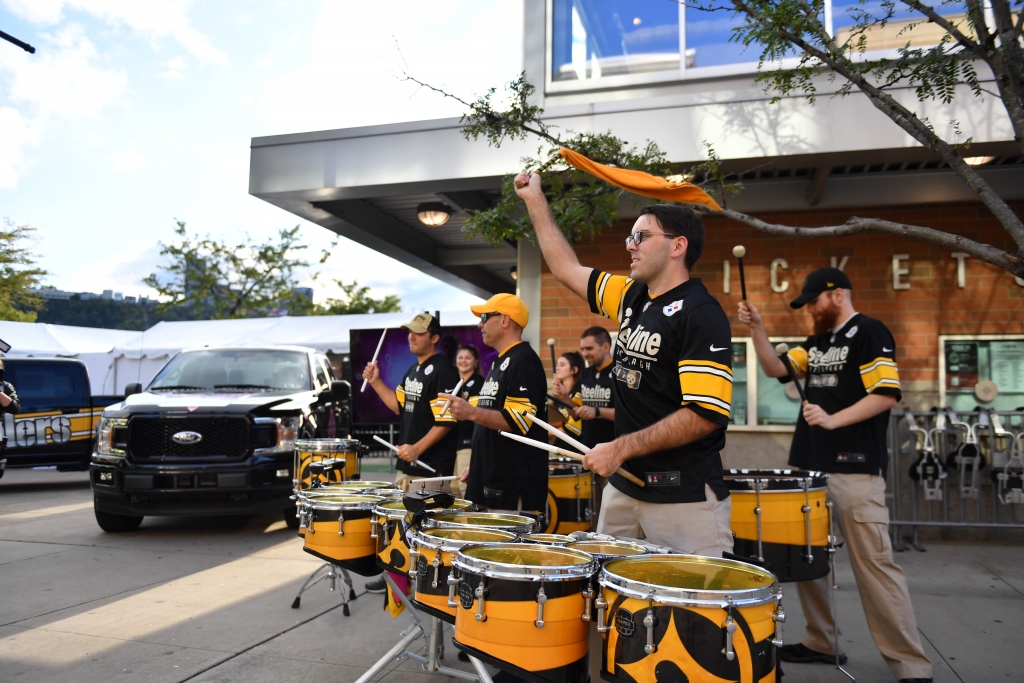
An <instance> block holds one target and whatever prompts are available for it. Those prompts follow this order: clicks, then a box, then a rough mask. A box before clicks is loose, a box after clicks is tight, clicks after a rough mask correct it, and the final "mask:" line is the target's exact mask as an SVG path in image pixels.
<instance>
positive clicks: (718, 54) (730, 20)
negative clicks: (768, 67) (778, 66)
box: [686, 6, 760, 69]
mask: <svg viewBox="0 0 1024 683" xmlns="http://www.w3.org/2000/svg"><path fill="white" fill-rule="evenodd" d="M742 23H743V19H742V18H741V17H740V15H738V14H736V13H735V12H730V11H727V10H716V11H714V12H706V11H704V10H701V9H698V8H696V7H690V6H687V8H686V68H687V69H693V68H701V67H705V66H723V65H726V64H743V63H744V62H757V59H758V57H759V56H760V51H759V50H758V48H757V46H752V47H749V48H745V47H744V46H743V44H742V43H737V42H735V41H732V40H730V39H731V38H732V36H733V35H734V29H735V28H736V27H737V26H740V25H741V24H742Z"/></svg>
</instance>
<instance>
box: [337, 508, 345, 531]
mask: <svg viewBox="0 0 1024 683" xmlns="http://www.w3.org/2000/svg"><path fill="white" fill-rule="evenodd" d="M338 535H339V536H344V535H345V514H344V513H343V512H342V511H341V510H338Z"/></svg>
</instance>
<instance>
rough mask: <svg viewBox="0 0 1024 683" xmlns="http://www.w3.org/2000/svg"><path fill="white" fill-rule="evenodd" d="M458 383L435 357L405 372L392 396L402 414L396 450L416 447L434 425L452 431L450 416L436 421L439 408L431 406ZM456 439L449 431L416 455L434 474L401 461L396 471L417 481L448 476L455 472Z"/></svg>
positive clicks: (438, 356) (445, 362) (447, 365)
mask: <svg viewBox="0 0 1024 683" xmlns="http://www.w3.org/2000/svg"><path fill="white" fill-rule="evenodd" d="M458 382H459V373H458V372H456V370H455V367H454V366H453V365H452V364H451V363H449V362H448V360H447V359H446V358H445V357H444V356H442V355H441V354H439V353H435V354H434V355H433V356H431V357H430V358H428V359H427V360H426V361H424V362H423V363H420V364H413V365H412V367H410V368H409V370H408V372H406V373H405V378H404V379H403V380H402V383H401V384H399V385H398V386H397V387H395V396H396V397H397V398H398V405H399V406H400V408H401V411H402V412H401V419H402V428H401V432H400V433H399V436H398V443H397V444H395V445H396V446H400V445H402V444H414V443H416V442H417V441H419V440H420V439H422V438H423V437H424V436H426V434H427V432H429V431H430V430H431V429H432V428H433V427H434V426H435V425H436V426H443V427H455V424H456V422H455V418H454V417H452V416H451V414H448V415H445V416H444V417H440V414H441V406H434V405H432V404H433V403H436V402H437V395H438V394H439V393H442V392H447V391H451V390H452V389H454V388H455V385H456V384H458ZM457 438H458V437H457V435H456V432H455V430H454V429H449V430H448V433H447V434H445V435H444V436H443V437H442V438H441V440H440V441H438V442H437V443H435V444H434V445H433V446H431V447H430V448H428V449H427V450H426V451H425V452H424V453H422V454H421V455H420V457H419V460H420V461H421V462H425V463H426V464H428V465H430V466H431V467H433V468H434V469H436V470H437V474H434V473H432V472H431V471H430V470H428V469H426V468H423V467H418V466H416V465H413V464H412V463H411V462H406V461H404V460H402V459H401V458H399V459H398V471H399V472H405V473H406V474H412V475H415V476H420V477H435V476H436V477H448V476H451V474H452V470H453V469H455V443H456V440H457Z"/></svg>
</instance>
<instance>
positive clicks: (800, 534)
mask: <svg viewBox="0 0 1024 683" xmlns="http://www.w3.org/2000/svg"><path fill="white" fill-rule="evenodd" d="M725 485H726V486H728V487H729V493H730V496H731V497H732V518H731V520H730V526H731V527H732V531H733V534H735V537H736V538H735V540H734V541H733V552H734V553H735V554H736V555H739V556H741V557H750V558H752V559H757V560H759V561H764V562H767V563H768V566H769V568H770V569H771V571H772V572H773V573H774V574H775V575H776V576H777V577H778V579H779V581H781V582H783V583H785V582H788V581H813V580H814V579H820V578H821V577H823V576H825V575H826V574H828V571H829V569H828V548H829V541H828V515H829V512H828V507H827V505H826V503H827V502H828V495H827V494H828V478H827V477H826V475H824V474H821V473H820V472H803V471H799V470H727V471H726V473H725Z"/></svg>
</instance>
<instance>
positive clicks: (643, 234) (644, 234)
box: [626, 230, 679, 249]
mask: <svg viewBox="0 0 1024 683" xmlns="http://www.w3.org/2000/svg"><path fill="white" fill-rule="evenodd" d="M656 235H664V236H665V237H679V235H675V234H673V233H671V232H651V231H650V230H637V231H636V232H634V233H633V234H632V235H630V236H629V237H627V238H626V248H627V249H629V245H630V244H635V245H636V246H638V247H639V246H640V245H641V244H643V241H644V240H645V239H647V238H648V237H654V236H656Z"/></svg>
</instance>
